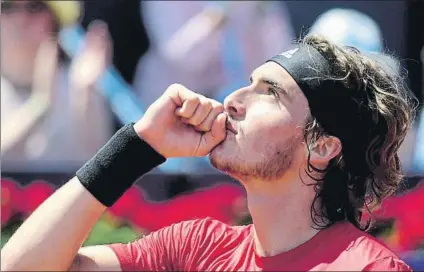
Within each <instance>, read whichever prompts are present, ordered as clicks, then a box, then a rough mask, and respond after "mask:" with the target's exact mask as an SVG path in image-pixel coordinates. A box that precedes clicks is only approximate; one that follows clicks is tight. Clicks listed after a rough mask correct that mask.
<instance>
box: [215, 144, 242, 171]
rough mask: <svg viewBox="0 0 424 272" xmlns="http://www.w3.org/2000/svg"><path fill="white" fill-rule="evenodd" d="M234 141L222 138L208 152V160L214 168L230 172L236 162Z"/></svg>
mask: <svg viewBox="0 0 424 272" xmlns="http://www.w3.org/2000/svg"><path fill="white" fill-rule="evenodd" d="M234 147H235V146H234V143H230V141H228V140H224V141H223V142H222V143H220V144H219V145H217V146H216V147H215V148H214V149H213V150H212V151H211V153H210V154H209V161H210V163H211V164H212V166H213V167H215V168H216V169H218V170H220V171H222V172H224V173H227V174H230V172H231V169H232V168H233V167H234V165H235V164H236V157H237V151H236V150H235V148H234Z"/></svg>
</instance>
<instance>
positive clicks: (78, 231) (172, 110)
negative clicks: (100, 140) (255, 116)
mask: <svg viewBox="0 0 424 272" xmlns="http://www.w3.org/2000/svg"><path fill="white" fill-rule="evenodd" d="M202 103H203V104H202ZM183 104H184V105H183ZM214 104H215V105H216V106H214ZM177 108H178V110H177ZM194 109H196V113H194ZM198 112H199V113H202V115H201V117H200V118H199V116H198V115H197V113H198ZM203 113H204V114H203ZM177 115H181V116H186V118H187V120H188V121H186V122H188V123H189V124H191V123H192V122H193V123H194V122H196V123H199V120H200V123H201V125H199V126H197V127H196V129H195V128H194V127H192V126H182V122H181V120H180V118H179V117H178V116H177ZM158 124H159V125H158ZM199 130H200V131H206V132H205V133H200V132H199ZM139 136H140V137H141V138H143V139H144V140H145V142H142V141H141V140H140V138H139ZM224 138H225V116H223V114H222V107H221V106H220V105H219V104H218V103H217V102H214V101H211V100H209V99H207V98H204V97H202V96H199V95H197V94H195V93H193V92H190V91H189V90H187V89H185V88H184V87H182V86H180V85H173V86H171V87H170V88H169V89H168V90H167V91H166V92H165V94H164V95H163V96H162V97H161V98H159V100H158V101H156V102H155V104H154V105H152V106H151V107H150V108H149V109H148V110H147V111H146V114H145V116H144V117H143V118H142V119H141V120H140V121H138V122H137V123H136V124H135V125H134V126H133V127H131V126H126V127H124V128H123V129H122V130H120V131H118V132H117V133H116V134H115V136H114V137H112V139H111V140H110V141H109V142H108V143H107V144H106V145H105V146H104V147H103V148H102V149H101V150H100V151H99V152H98V153H97V154H96V156H94V158H93V159H91V160H90V161H89V162H88V163H87V164H85V165H84V166H83V167H82V168H81V169H80V170H79V171H78V172H77V176H78V178H76V177H75V178H73V179H72V180H71V181H70V182H68V183H67V184H66V185H64V186H63V187H62V188H60V189H59V190H58V191H57V192H55V193H54V194H53V195H52V196H51V197H50V198H49V199H47V200H46V201H45V202H44V203H43V204H42V205H41V206H40V207H39V208H38V209H37V210H36V211H35V212H34V213H33V214H32V215H31V216H30V217H29V218H28V219H27V221H26V222H24V223H23V224H22V226H21V227H20V228H19V229H18V231H17V232H16V233H15V234H14V235H13V236H12V237H11V238H10V240H9V241H8V243H7V244H6V245H5V246H4V248H3V249H2V251H1V270H2V271H17V270H20V271H22V270H32V271H34V270H36V271H46V270H55V271H63V270H68V269H75V270H106V269H116V268H117V267H118V265H119V264H118V261H117V258H116V257H112V256H113V253H112V252H110V248H108V249H107V248H105V247H104V246H103V247H101V246H100V247H95V248H94V247H93V248H87V249H81V251H80V254H79V255H78V250H79V248H80V247H81V245H82V243H83V242H84V240H85V238H86V237H87V235H88V233H89V232H90V230H91V229H92V227H93V226H94V224H95V223H96V221H97V220H98V219H99V217H100V215H101V214H102V213H103V212H104V211H105V210H106V205H107V206H111V205H113V203H114V201H116V200H117V198H118V197H119V196H120V195H122V194H123V193H124V192H125V190H126V189H128V188H129V187H130V186H131V185H132V182H134V181H135V180H136V179H137V178H138V177H140V176H141V175H143V174H145V173H147V172H149V171H150V170H151V169H152V168H153V167H156V166H157V165H159V164H160V163H163V162H164V160H165V158H169V157H173V156H193V154H194V155H198V156H204V155H206V154H208V153H209V152H210V151H211V150H212V148H213V147H215V146H216V145H217V144H218V143H220V142H221V141H223V140H224ZM147 143H148V144H147ZM160 154H161V155H162V156H161V155H160ZM102 203H105V204H102ZM143 240H144V239H143ZM167 240H169V239H167ZM108 250H109V251H108ZM145 252H148V250H147V249H145ZM149 254H150V253H149ZM160 255H161V253H160V251H158V253H155V252H152V253H151V255H146V256H147V257H146V258H147V259H160V257H161V256H160ZM134 257H137V256H134Z"/></svg>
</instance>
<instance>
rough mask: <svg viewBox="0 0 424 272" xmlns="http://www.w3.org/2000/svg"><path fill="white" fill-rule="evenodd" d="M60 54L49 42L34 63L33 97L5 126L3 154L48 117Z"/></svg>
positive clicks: (42, 46)
mask: <svg viewBox="0 0 424 272" xmlns="http://www.w3.org/2000/svg"><path fill="white" fill-rule="evenodd" d="M57 52H58V49H57V44H56V43H55V42H54V41H50V40H47V41H44V42H43V43H42V44H41V46H40V49H39V50H38V52H37V56H36V58H35V61H34V62H35V63H34V74H33V80H32V82H33V84H32V93H31V96H30V98H29V99H28V101H27V102H26V103H25V104H24V105H22V106H21V107H20V108H19V109H17V110H16V111H15V112H14V113H13V115H12V118H8V120H7V122H5V123H4V124H3V125H2V133H1V152H7V150H9V149H10V148H12V147H13V146H14V145H15V144H16V143H17V142H19V141H22V140H23V139H25V138H27V137H28V136H29V134H30V132H31V131H32V130H33V129H34V127H36V126H38V125H40V123H41V122H42V121H43V120H44V117H45V116H46V114H47V113H48V111H49V109H50V105H51V103H52V95H53V91H54V90H53V89H54V88H53V83H54V79H55V75H56V70H57V61H58V56H57V54H58V53H57Z"/></svg>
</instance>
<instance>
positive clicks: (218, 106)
mask: <svg viewBox="0 0 424 272" xmlns="http://www.w3.org/2000/svg"><path fill="white" fill-rule="evenodd" d="M214 111H216V112H218V113H221V112H223V111H224V105H222V104H220V103H219V104H216V105H214Z"/></svg>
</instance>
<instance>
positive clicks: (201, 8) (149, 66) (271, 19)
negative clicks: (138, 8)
mask: <svg viewBox="0 0 424 272" xmlns="http://www.w3.org/2000/svg"><path fill="white" fill-rule="evenodd" d="M211 2H212V4H216V5H211ZM218 3H219V4H218ZM142 12H143V16H142V18H144V25H145V27H146V30H147V34H148V36H149V38H150V43H151V46H150V48H149V50H148V51H147V53H146V54H145V55H144V56H143V57H142V58H141V60H140V63H139V66H138V71H137V74H136V79H135V88H136V89H137V91H138V93H139V95H140V98H141V100H142V101H143V103H145V104H146V105H150V104H151V103H152V102H153V101H154V100H156V99H157V98H158V97H159V96H160V95H161V94H162V92H163V90H165V89H166V87H167V86H169V85H170V84H172V83H175V82H179V83H182V84H184V85H186V86H188V87H189V88H191V89H193V90H195V91H196V92H199V93H202V94H204V95H206V96H209V97H216V96H217V92H218V91H219V89H220V88H221V87H222V86H225V85H228V84H230V83H231V82H228V78H227V76H228V75H226V73H227V72H228V71H226V68H225V67H223V66H224V63H223V62H225V61H226V62H235V61H240V60H236V58H237V57H238V56H235V54H236V53H238V54H240V58H241V61H242V62H243V65H242V66H241V67H237V68H240V69H242V70H243V71H240V70H239V69H235V70H238V71H236V72H238V73H241V74H240V76H239V78H242V80H243V81H245V82H247V81H248V77H249V74H248V73H250V71H251V70H252V68H254V67H256V66H257V65H259V64H260V63H261V62H262V61H263V60H264V59H266V58H269V57H271V56H273V55H275V54H276V53H278V52H281V51H282V50H284V48H286V47H287V46H288V45H289V42H290V41H291V40H292V39H293V30H292V26H291V22H290V18H289V15H288V13H287V12H286V10H285V6H284V4H282V3H272V2H271V3H265V2H261V1H247V2H237V1H225V2H218V1H198V2H196V1H193V2H187V1H143V2H142ZM165 14H166V16H164V15H165ZM188 25H190V27H189V26H188ZM190 29H191V30H193V32H190V33H189V34H187V35H186V34H183V33H184V32H188V31H189V30H190ZM203 35H204V36H203ZM257 35H260V38H259V37H258V36H257ZM178 37H184V38H183V40H184V42H183V43H181V42H180V41H181V40H180V39H179V38H178ZM252 37H255V39H252ZM186 38H187V39H186ZM230 38H234V39H236V42H237V43H239V44H238V45H237V46H232V45H231V44H225V42H226V41H228V40H229V39H230ZM189 39H190V40H189ZM191 39H192V40H191ZM195 40H196V41H195ZM197 40H198V41H197ZM189 44H192V45H191V46H190V45H189ZM230 47H234V49H235V48H238V49H237V50H236V52H232V53H235V54H228V53H225V52H223V51H224V50H231V49H232V48H230ZM240 48H241V50H242V51H241V52H240ZM187 50H188V51H187ZM224 58H227V59H224ZM228 58H232V59H228ZM229 72H234V71H229ZM245 82H243V83H245Z"/></svg>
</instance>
